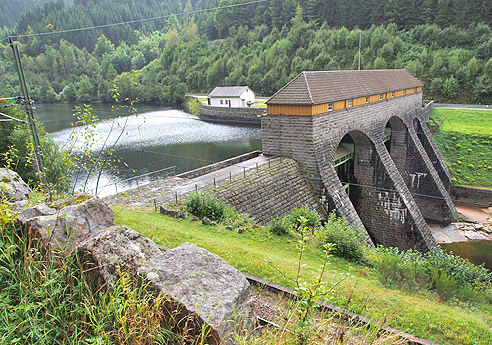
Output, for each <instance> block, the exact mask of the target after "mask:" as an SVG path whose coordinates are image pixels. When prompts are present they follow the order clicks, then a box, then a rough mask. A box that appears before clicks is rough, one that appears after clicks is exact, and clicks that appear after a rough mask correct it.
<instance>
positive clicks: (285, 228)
mask: <svg viewBox="0 0 492 345" xmlns="http://www.w3.org/2000/svg"><path fill="white" fill-rule="evenodd" d="M290 226H291V225H290V223H289V222H288V221H287V219H286V217H276V218H275V217H272V219H271V220H270V222H269V223H268V225H267V228H268V231H270V232H271V233H272V234H275V235H279V236H284V235H287V234H288V233H289V229H290Z"/></svg>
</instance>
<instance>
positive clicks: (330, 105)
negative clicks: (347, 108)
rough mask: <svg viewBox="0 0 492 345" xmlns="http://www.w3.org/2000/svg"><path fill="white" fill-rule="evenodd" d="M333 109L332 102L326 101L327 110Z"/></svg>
mask: <svg viewBox="0 0 492 345" xmlns="http://www.w3.org/2000/svg"><path fill="white" fill-rule="evenodd" d="M332 110H333V103H328V111H332Z"/></svg>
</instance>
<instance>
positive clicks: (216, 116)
mask: <svg viewBox="0 0 492 345" xmlns="http://www.w3.org/2000/svg"><path fill="white" fill-rule="evenodd" d="M199 111H200V115H199V117H200V119H202V120H204V121H210V122H219V123H240V124H241V123H242V124H249V125H257V126H259V125H260V124H261V117H262V116H264V115H265V114H266V108H229V107H213V106H210V105H204V104H202V103H200V104H199Z"/></svg>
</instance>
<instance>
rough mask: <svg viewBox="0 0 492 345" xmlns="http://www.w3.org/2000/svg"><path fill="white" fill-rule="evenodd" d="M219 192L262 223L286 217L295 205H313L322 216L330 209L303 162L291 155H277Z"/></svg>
mask: <svg viewBox="0 0 492 345" xmlns="http://www.w3.org/2000/svg"><path fill="white" fill-rule="evenodd" d="M215 194H216V195H217V197H219V198H221V199H223V200H225V201H226V202H227V203H228V204H230V205H232V206H234V208H236V209H237V210H238V211H239V212H240V213H249V214H251V215H253V216H254V217H255V219H256V220H257V222H258V223H259V224H266V223H268V222H269V221H270V219H271V218H272V217H277V216H283V215H285V214H287V213H289V212H290V211H291V210H292V209H293V208H295V207H303V206H305V205H309V207H311V208H312V209H314V210H316V211H317V212H318V214H319V215H320V216H321V218H322V219H326V212H325V210H324V209H323V206H322V205H321V203H320V202H319V199H318V198H317V196H316V193H315V192H314V190H313V189H312V188H311V186H310V185H309V182H308V181H307V178H306V177H305V172H304V171H303V170H302V168H301V166H300V165H299V163H297V162H296V161H295V160H293V159H288V158H273V159H271V161H270V163H265V164H263V165H261V166H260V167H259V169H258V170H257V171H255V170H254V169H252V170H249V171H248V174H247V175H246V177H243V175H242V174H239V175H237V176H236V177H234V178H233V180H232V182H229V183H227V184H225V185H222V186H219V187H218V188H217V189H216V191H215Z"/></svg>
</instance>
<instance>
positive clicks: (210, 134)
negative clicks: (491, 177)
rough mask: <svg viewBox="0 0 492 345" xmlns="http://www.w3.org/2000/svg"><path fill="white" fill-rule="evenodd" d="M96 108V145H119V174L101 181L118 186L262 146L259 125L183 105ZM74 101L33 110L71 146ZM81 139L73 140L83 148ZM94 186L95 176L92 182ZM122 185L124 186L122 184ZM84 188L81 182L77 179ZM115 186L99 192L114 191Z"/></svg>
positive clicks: (59, 140) (55, 135)
mask: <svg viewBox="0 0 492 345" xmlns="http://www.w3.org/2000/svg"><path fill="white" fill-rule="evenodd" d="M92 108H93V110H92V113H93V114H94V115H97V117H98V118H99V119H100V120H99V121H98V122H97V125H96V127H95V131H94V132H95V134H96V139H97V140H96V143H95V145H94V149H95V150H97V149H100V148H101V147H102V145H103V143H104V142H105V141H106V140H107V143H106V146H109V147H111V146H112V145H113V144H114V143H116V144H115V156H116V157H118V158H119V159H120V160H121V162H119V163H117V170H118V174H114V173H111V172H110V171H104V172H103V175H102V176H101V178H100V182H99V186H104V185H111V184H114V183H115V182H116V181H119V182H118V188H121V190H124V189H127V188H128V187H129V185H130V184H132V183H133V182H134V181H129V182H128V183H127V185H126V186H125V183H126V182H125V181H126V180H127V179H128V178H132V177H135V176H138V175H142V174H146V173H150V172H154V171H156V170H160V169H164V168H168V167H171V166H175V167H176V169H175V170H176V173H180V172H185V171H188V170H192V169H196V168H199V167H202V166H204V165H208V164H211V163H214V162H218V161H221V160H224V159H227V158H230V157H234V156H237V155H240V154H243V153H246V152H250V151H253V150H261V130H260V129H259V128H251V127H240V126H232V125H223V124H213V123H208V122H203V121H200V120H199V119H198V118H197V117H195V116H193V115H191V114H188V113H186V112H184V111H182V110H179V109H174V108H167V107H163V106H150V105H140V106H137V114H136V115H133V114H129V113H128V110H125V109H121V110H119V111H116V112H114V111H112V109H111V106H110V105H105V104H96V105H93V106H92ZM73 113H74V106H73V105H68V104H41V105H39V104H38V105H36V110H35V114H36V116H37V118H38V119H39V120H40V121H41V122H42V123H43V124H44V127H45V129H46V131H47V132H49V133H51V135H52V136H53V138H54V140H55V141H56V143H57V144H59V145H60V146H61V147H65V148H67V147H70V146H71V145H73V140H72V141H71V139H70V137H71V134H72V133H73V132H74V131H79V132H80V131H81V130H82V129H83V128H82V127H80V126H72V123H74V122H75V120H76V119H75V117H74V116H73ZM81 142H82V140H79V142H78V143H76V144H75V150H76V151H77V150H79V151H80V150H81V144H80V143H81ZM87 184H88V189H89V190H90V189H93V188H94V186H95V179H94V178H93V179H91V180H90V181H89V182H88V183H87ZM121 184H123V186H122V185H121ZM79 187H80V183H79ZM113 192H114V190H113V189H106V190H102V191H101V192H100V194H101V195H105V194H111V193H113Z"/></svg>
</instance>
